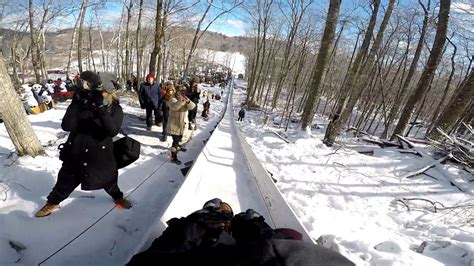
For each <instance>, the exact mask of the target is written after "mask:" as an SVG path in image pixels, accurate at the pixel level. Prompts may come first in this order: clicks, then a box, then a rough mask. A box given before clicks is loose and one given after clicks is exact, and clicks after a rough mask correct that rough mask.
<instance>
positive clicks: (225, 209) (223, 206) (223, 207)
mask: <svg viewBox="0 0 474 266" xmlns="http://www.w3.org/2000/svg"><path fill="white" fill-rule="evenodd" d="M202 208H203V209H206V208H213V209H217V210H219V211H220V212H222V213H227V214H230V215H231V216H233V215H234V212H233V211H232V207H230V205H229V204H228V203H226V202H223V201H222V200H221V199H219V198H215V199H211V200H209V201H207V202H206V203H204V206H203V207H202Z"/></svg>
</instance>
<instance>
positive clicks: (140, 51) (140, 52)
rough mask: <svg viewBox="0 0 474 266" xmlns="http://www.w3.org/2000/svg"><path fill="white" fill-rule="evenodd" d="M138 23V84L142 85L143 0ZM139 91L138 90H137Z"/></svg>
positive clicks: (140, 3) (136, 46) (136, 37)
mask: <svg viewBox="0 0 474 266" xmlns="http://www.w3.org/2000/svg"><path fill="white" fill-rule="evenodd" d="M138 8H139V10H138V21H137V34H136V36H135V43H136V44H135V48H136V49H137V82H138V85H140V82H141V74H142V73H141V72H142V60H143V44H142V43H141V41H140V34H141V33H142V31H141V29H142V25H141V24H142V13H143V0H140V1H139V3H138ZM137 89H138V88H137Z"/></svg>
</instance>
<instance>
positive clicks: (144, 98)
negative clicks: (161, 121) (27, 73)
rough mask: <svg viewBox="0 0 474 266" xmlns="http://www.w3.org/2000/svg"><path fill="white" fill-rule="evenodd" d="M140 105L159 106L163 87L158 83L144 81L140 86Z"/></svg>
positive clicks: (145, 106)
mask: <svg viewBox="0 0 474 266" xmlns="http://www.w3.org/2000/svg"><path fill="white" fill-rule="evenodd" d="M139 100H140V106H141V107H142V108H158V107H159V104H160V102H161V89H160V86H159V85H158V84H156V83H153V84H150V83H147V82H143V83H142V85H141V86H140V98H139Z"/></svg>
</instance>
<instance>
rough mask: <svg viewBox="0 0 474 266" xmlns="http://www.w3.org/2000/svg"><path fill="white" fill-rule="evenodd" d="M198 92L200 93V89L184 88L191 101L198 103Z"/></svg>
mask: <svg viewBox="0 0 474 266" xmlns="http://www.w3.org/2000/svg"><path fill="white" fill-rule="evenodd" d="M200 94H201V91H199V89H196V90H193V89H192V88H189V89H187V90H186V96H187V97H188V98H189V99H190V100H191V101H192V102H193V103H198V102H199V99H200Z"/></svg>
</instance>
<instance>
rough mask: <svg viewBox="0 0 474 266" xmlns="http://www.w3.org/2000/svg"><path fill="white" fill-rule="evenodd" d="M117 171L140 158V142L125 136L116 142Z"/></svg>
mask: <svg viewBox="0 0 474 266" xmlns="http://www.w3.org/2000/svg"><path fill="white" fill-rule="evenodd" d="M114 156H115V161H116V162H117V169H120V168H124V167H126V166H128V165H129V164H131V163H133V162H135V161H136V160H137V159H138V158H139V157H140V142H138V141H136V140H134V139H132V138H130V137H128V136H125V137H123V138H121V139H119V140H117V141H115V142H114Z"/></svg>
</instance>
